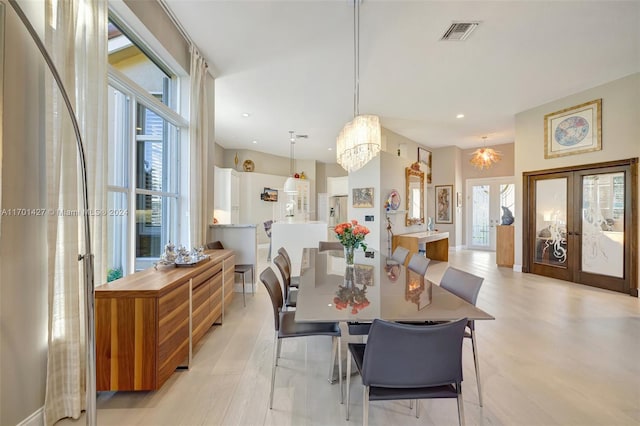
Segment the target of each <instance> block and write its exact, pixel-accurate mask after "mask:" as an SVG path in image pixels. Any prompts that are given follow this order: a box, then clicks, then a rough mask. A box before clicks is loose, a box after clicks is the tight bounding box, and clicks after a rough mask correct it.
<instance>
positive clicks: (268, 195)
mask: <svg viewBox="0 0 640 426" xmlns="http://www.w3.org/2000/svg"><path fill="white" fill-rule="evenodd" d="M260 199H261V200H262V201H269V202H277V201H278V190H277V189H272V188H264V189H263V190H262V193H261V194H260Z"/></svg>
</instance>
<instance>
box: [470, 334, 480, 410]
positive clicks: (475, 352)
mask: <svg viewBox="0 0 640 426" xmlns="http://www.w3.org/2000/svg"><path fill="white" fill-rule="evenodd" d="M471 349H473V363H474V364H475V367H476V383H477V384H478V403H479V404H480V406H481V407H482V388H481V386H480V363H479V362H478V346H477V343H476V333H475V331H473V329H472V330H471Z"/></svg>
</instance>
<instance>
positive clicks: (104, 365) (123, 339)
mask: <svg viewBox="0 0 640 426" xmlns="http://www.w3.org/2000/svg"><path fill="white" fill-rule="evenodd" d="M207 254H208V255H209V256H210V258H209V260H207V261H205V262H203V263H201V264H199V265H197V266H195V267H192V268H175V267H169V266H159V267H158V270H154V269H153V268H149V269H146V270H144V271H140V272H136V273H135V274H132V275H128V276H126V277H124V278H122V279H119V280H116V281H113V282H111V283H108V284H105V285H103V286H100V287H97V288H96V298H95V319H96V384H97V390H99V391H107V390H111V391H123V390H126V391H137V390H156V389H159V388H160V387H161V386H162V385H163V384H164V382H166V381H167V379H168V378H169V377H170V376H171V374H172V373H173V372H174V371H175V369H176V368H177V367H178V366H180V365H187V366H188V364H189V362H190V358H191V354H192V351H193V348H194V347H195V345H196V344H197V343H198V341H199V340H200V339H202V337H203V336H204V335H205V334H206V332H207V331H208V330H209V328H210V327H211V325H213V324H214V323H215V322H216V321H218V320H220V323H222V321H223V320H224V310H225V306H228V304H229V303H230V302H231V301H232V300H233V279H234V274H233V271H234V268H235V256H234V252H233V251H231V250H211V251H209V252H207ZM190 325H191V326H190Z"/></svg>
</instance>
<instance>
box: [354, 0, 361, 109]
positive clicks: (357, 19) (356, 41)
mask: <svg viewBox="0 0 640 426" xmlns="http://www.w3.org/2000/svg"><path fill="white" fill-rule="evenodd" d="M358 115H360V0H353V116H354V117H357V116H358Z"/></svg>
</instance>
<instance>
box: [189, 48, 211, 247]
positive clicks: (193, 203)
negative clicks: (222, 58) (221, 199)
mask: <svg viewBox="0 0 640 426" xmlns="http://www.w3.org/2000/svg"><path fill="white" fill-rule="evenodd" d="M190 77H191V88H190V96H189V99H190V102H189V157H190V158H189V160H190V162H189V165H190V172H189V173H190V174H189V231H190V232H189V237H190V239H191V246H196V247H199V246H201V245H203V244H204V243H205V242H206V238H207V183H206V182H207V180H206V179H207V173H208V169H207V157H208V152H207V151H208V148H207V146H208V143H209V141H208V138H209V135H208V130H207V129H208V123H207V120H208V119H209V111H208V108H207V86H206V82H207V63H206V62H205V60H204V58H203V57H202V56H201V55H200V52H198V50H197V49H196V48H195V46H193V45H191V71H190Z"/></svg>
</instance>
